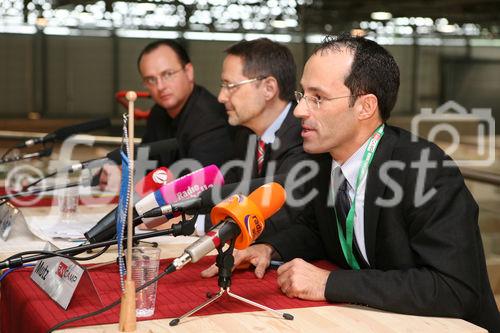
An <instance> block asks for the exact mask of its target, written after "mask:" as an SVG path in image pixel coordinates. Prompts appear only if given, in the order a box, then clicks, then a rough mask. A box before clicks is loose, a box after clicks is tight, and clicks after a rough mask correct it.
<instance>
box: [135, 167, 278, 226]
mask: <svg viewBox="0 0 500 333" xmlns="http://www.w3.org/2000/svg"><path fill="white" fill-rule="evenodd" d="M285 179H286V175H277V176H275V177H273V181H274V182H276V183H279V184H282V185H284V183H285ZM268 182H269V179H268V178H255V179H251V180H248V181H242V182H239V183H231V184H224V185H220V186H213V187H211V188H209V189H207V190H205V191H203V192H201V194H200V195H199V196H197V197H196V198H191V199H186V200H181V201H178V202H174V203H172V204H169V205H165V206H161V207H156V208H153V209H151V210H149V211H147V212H145V213H144V214H142V215H141V218H151V217H158V216H166V217H167V218H172V217H174V216H176V215H178V214H179V213H181V212H184V213H187V214H194V213H198V214H208V213H210V211H211V209H212V208H213V207H214V206H215V205H217V204H218V203H220V202H221V201H222V199H223V198H227V197H229V196H230V195H233V194H235V193H236V192H238V193H242V194H248V193H250V192H251V191H253V190H255V189H257V188H258V187H259V186H262V185H264V184H266V183H268Z"/></svg>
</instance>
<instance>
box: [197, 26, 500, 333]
mask: <svg viewBox="0 0 500 333" xmlns="http://www.w3.org/2000/svg"><path fill="white" fill-rule="evenodd" d="M301 85H302V87H303V89H304V92H303V93H301V92H299V93H297V99H298V100H299V104H298V106H297V107H296V109H295V111H294V113H295V115H296V116H297V117H299V118H300V119H301V120H302V128H303V130H302V137H303V138H304V149H305V150H306V151H307V152H310V153H314V154H317V155H316V156H317V161H318V164H319V170H320V172H319V174H318V176H317V178H316V179H315V182H316V184H315V185H316V189H317V191H318V193H319V195H318V196H317V197H316V198H315V199H314V200H313V201H311V202H310V203H309V204H308V206H307V207H306V208H305V210H304V214H303V215H301V216H300V217H299V218H298V221H297V223H294V224H292V225H291V227H290V228H289V229H288V230H285V231H283V232H280V233H279V234H277V235H275V236H274V237H271V238H268V239H267V240H266V243H265V244H258V245H254V246H251V247H250V248H248V249H246V250H244V251H240V252H239V253H237V256H236V264H239V263H240V262H242V261H249V262H251V263H252V264H254V265H255V266H256V270H255V273H256V275H257V276H258V277H262V276H263V274H264V272H265V269H266V268H267V267H268V266H269V262H270V259H271V258H272V257H276V258H281V259H282V260H284V261H286V263H285V264H283V265H282V266H281V267H280V268H279V269H278V284H279V286H280V288H281V290H282V291H283V292H284V293H285V294H286V295H287V296H289V297H298V298H303V299H309V300H325V299H326V300H328V301H331V302H348V303H357V304H362V305H368V306H372V307H376V308H380V309H384V310H388V311H394V312H401V313H407V314H415V315H429V316H449V317H457V318H463V319H465V320H468V321H470V322H472V323H474V324H477V325H479V326H482V327H484V328H487V329H488V330H490V332H496V331H499V330H500V318H499V314H498V310H497V306H496V304H495V300H494V298H493V295H492V292H491V288H490V284H489V281H488V276H487V272H486V265H485V258H484V253H483V248H482V243H481V237H480V233H479V227H478V224H477V216H478V206H477V204H476V203H475V201H474V199H473V197H472V196H471V194H470V193H469V191H468V190H467V188H466V186H465V184H464V180H463V177H462V175H461V174H460V171H459V170H458V168H457V167H456V166H455V165H453V163H452V161H451V159H450V158H449V157H448V156H446V155H445V154H444V152H443V151H442V150H441V149H439V148H438V147H437V146H435V145H434V144H432V143H430V142H427V141H425V140H422V139H416V138H412V135H411V134H410V133H408V132H406V131H404V130H402V129H399V128H396V127H392V126H388V125H386V124H385V122H386V120H387V119H388V118H389V115H390V111H391V110H392V108H393V106H394V104H395V102H396V98H397V91H398V88H399V69H398V67H397V64H396V62H395V61H394V59H393V57H392V56H391V55H390V54H389V53H388V52H387V51H386V50H385V49H384V48H382V47H381V46H379V45H378V44H376V43H375V42H373V41H370V40H367V39H364V38H360V37H351V36H349V35H341V36H340V37H338V38H337V39H333V38H331V39H327V40H325V42H323V44H322V45H321V46H319V48H318V49H317V50H316V51H315V52H314V53H313V55H312V56H311V57H310V58H309V60H308V62H307V63H306V66H305V68H304V74H303V76H302V80H301ZM332 194H333V195H332ZM299 258H300V259H299ZM312 259H327V260H330V261H331V262H333V263H336V264H337V265H338V266H340V269H337V270H334V271H328V270H324V269H321V268H318V267H316V266H314V265H313V264H310V263H308V262H306V261H304V260H312ZM212 273H213V269H210V271H206V272H204V273H203V275H205V276H206V275H210V274H212Z"/></svg>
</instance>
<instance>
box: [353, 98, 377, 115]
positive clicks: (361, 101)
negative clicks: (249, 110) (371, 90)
mask: <svg viewBox="0 0 500 333" xmlns="http://www.w3.org/2000/svg"><path fill="white" fill-rule="evenodd" d="M354 105H355V108H356V113H357V115H358V119H359V120H366V119H370V118H372V117H378V114H379V112H378V99H377V96H375V95H373V94H366V95H361V96H360V97H359V98H358V99H357V101H356V103H355V104H354Z"/></svg>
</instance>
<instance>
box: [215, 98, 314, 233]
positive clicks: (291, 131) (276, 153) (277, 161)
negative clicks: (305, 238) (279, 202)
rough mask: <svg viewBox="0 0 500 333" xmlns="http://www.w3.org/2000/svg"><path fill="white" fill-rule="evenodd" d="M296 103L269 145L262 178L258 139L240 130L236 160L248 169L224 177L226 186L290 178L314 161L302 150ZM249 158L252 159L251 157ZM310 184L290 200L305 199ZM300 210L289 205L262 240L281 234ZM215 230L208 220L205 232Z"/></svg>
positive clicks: (270, 222) (268, 224) (274, 218)
mask: <svg viewBox="0 0 500 333" xmlns="http://www.w3.org/2000/svg"><path fill="white" fill-rule="evenodd" d="M295 106H296V103H292V106H291V108H290V110H289V111H288V114H287V116H286V118H285V120H284V121H283V123H282V124H281V126H280V128H279V129H278V131H276V134H275V135H276V139H275V141H274V142H273V144H267V145H266V148H265V153H264V164H263V167H262V169H263V172H262V174H260V175H259V174H258V171H257V162H256V159H255V156H256V155H255V149H256V147H257V136H256V135H255V134H253V132H252V131H251V130H249V129H247V128H245V127H238V129H237V130H236V134H235V140H234V149H235V150H234V154H233V155H234V157H235V159H236V160H237V161H239V162H240V163H244V167H243V168H242V167H235V168H231V169H230V170H229V172H228V173H227V174H226V175H225V176H224V179H225V182H226V183H236V182H240V181H244V180H250V179H255V178H261V177H269V179H270V180H269V181H272V180H273V179H272V178H271V177H273V176H277V175H281V176H283V177H282V179H284V178H285V176H287V175H288V174H289V173H290V171H291V170H292V169H293V168H294V166H296V165H297V164H298V163H299V162H301V161H305V160H308V159H310V155H308V154H306V153H305V152H304V149H303V147H302V136H301V135H300V132H301V131H302V126H301V123H300V120H299V119H297V118H295V117H294V116H293V109H294V108H295ZM247 155H248V156H247ZM305 171H306V169H302V170H301V171H300V172H299V173H298V174H297V178H298V177H300V176H301V175H303V174H304V172H305ZM307 185H308V183H306V184H304V185H303V186H297V187H296V188H295V189H294V190H293V193H291V192H290V193H287V195H288V196H291V195H293V196H294V197H295V198H300V197H303V195H304V192H305V191H306V190H305V188H306V186H307ZM299 211H300V209H297V208H293V207H290V206H288V205H285V206H284V207H283V208H282V209H280V210H279V211H278V212H277V213H276V214H275V215H273V216H272V217H271V218H270V219H268V220H267V221H266V226H265V228H264V232H263V234H262V235H261V239H264V238H263V237H265V236H266V235H269V234H274V233H276V231H278V230H281V229H283V228H285V227H287V226H288V224H289V223H290V221H292V220H293V219H294V218H295V217H296V215H298V213H299ZM210 226H211V224H210V221H209V220H208V219H207V221H206V224H205V230H208V229H207V228H209V227H210Z"/></svg>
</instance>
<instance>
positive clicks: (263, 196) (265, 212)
mask: <svg viewBox="0 0 500 333" xmlns="http://www.w3.org/2000/svg"><path fill="white" fill-rule="evenodd" d="M248 199H249V200H250V201H252V202H253V203H254V204H255V205H256V206H257V207H258V208H259V210H260V212H261V213H262V216H263V217H264V220H267V219H268V218H269V217H271V216H272V215H273V214H274V213H276V212H277V211H278V210H279V209H280V208H281V207H282V206H283V204H284V203H285V200H286V191H285V189H284V188H283V187H282V186H281V185H280V184H278V183H268V184H265V185H262V186H261V187H259V188H257V189H256V190H255V191H253V192H252V193H250V195H249V196H248Z"/></svg>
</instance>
